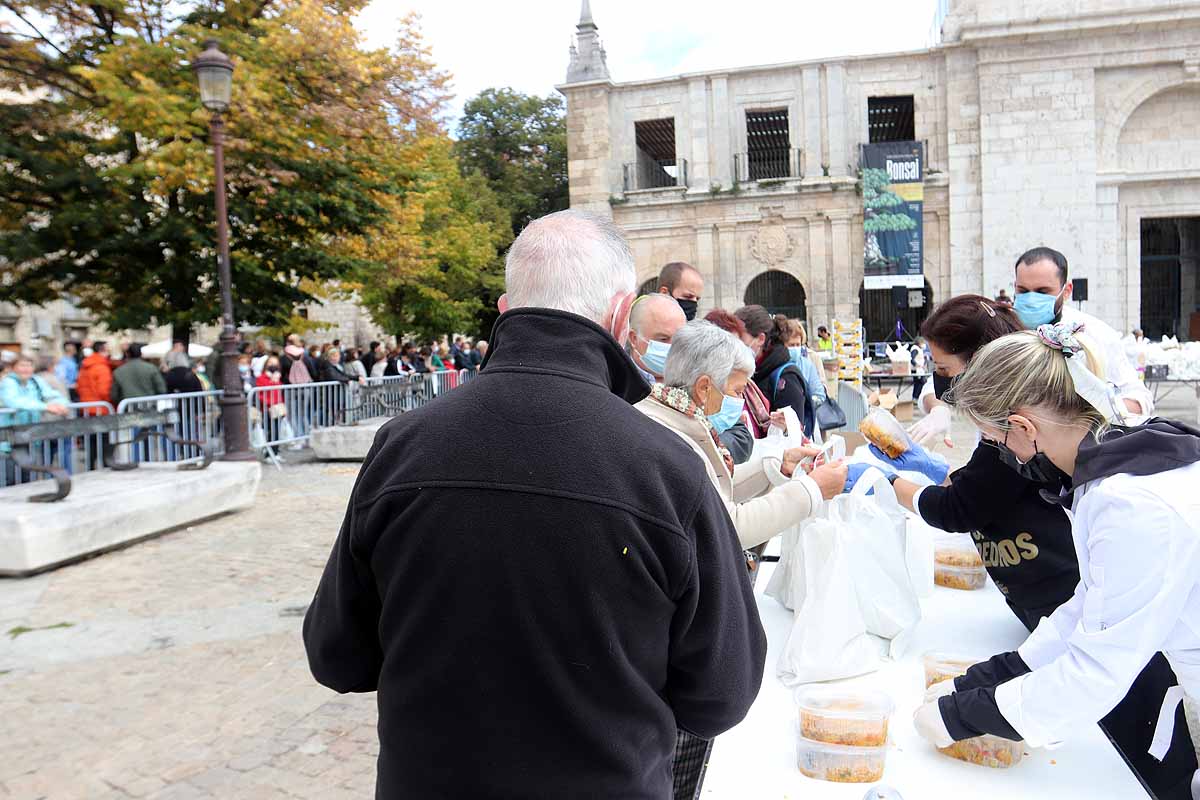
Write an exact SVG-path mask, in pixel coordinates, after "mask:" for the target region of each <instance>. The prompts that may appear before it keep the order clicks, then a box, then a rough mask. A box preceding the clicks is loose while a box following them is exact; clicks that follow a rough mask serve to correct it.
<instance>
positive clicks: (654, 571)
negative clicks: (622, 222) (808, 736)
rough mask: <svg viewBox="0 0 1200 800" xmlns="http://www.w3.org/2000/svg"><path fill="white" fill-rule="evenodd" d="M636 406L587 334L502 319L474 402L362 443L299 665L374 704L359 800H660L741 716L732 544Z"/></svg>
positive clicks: (449, 401) (607, 352) (753, 665)
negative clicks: (373, 770)
mask: <svg viewBox="0 0 1200 800" xmlns="http://www.w3.org/2000/svg"><path fill="white" fill-rule="evenodd" d="M646 393H647V387H646V384H645V382H644V381H643V380H642V379H641V377H640V376H639V375H638V373H637V370H636V369H635V367H634V365H633V362H632V361H630V359H629V357H628V356H627V355H626V354H625V353H624V352H623V351H622V350H621V348H620V347H618V345H617V343H616V341H614V340H613V339H612V337H611V336H609V335H608V334H607V333H606V332H605V331H604V330H602V329H601V328H600V327H598V326H596V325H594V324H593V323H591V322H589V321H588V320H585V319H583V318H582V317H577V316H575V315H573V314H568V313H564V312H558V311H549V310H546V309H518V310H515V311H510V312H508V313H506V314H504V315H503V316H501V317H500V319H499V321H498V322H497V323H496V327H495V329H494V330H493V332H492V349H491V352H490V353H489V354H488V358H487V361H486V368H485V369H483V371H482V372H481V373H480V376H479V378H478V379H476V380H474V381H471V382H469V383H467V384H465V385H463V386H461V387H459V388H457V389H455V390H454V391H452V392H447V393H445V394H444V395H442V396H441V397H439V398H438V399H437V400H435V401H434V402H432V403H430V404H428V405H427V406H425V407H423V408H421V409H419V410H417V411H413V412H409V413H406V414H404V415H402V416H399V417H396V418H395V419H393V420H391V421H390V422H388V423H387V424H386V425H384V427H383V429H382V430H381V431H380V432H379V434H378V435H377V436H376V439H375V443H374V445H373V446H372V448H371V451H370V453H369V454H368V455H367V458H366V461H365V462H364V464H363V468H362V471H361V473H360V474H359V478H358V482H357V484H356V485H355V488H354V492H353V494H352V496H351V498H350V503H349V508H348V509H347V512H346V519H345V522H344V524H343V526H342V530H341V533H340V534H339V535H338V538H337V541H336V543H335V544H334V547H333V553H332V555H331V556H330V558H329V563H328V565H327V566H326V568H325V574H324V575H323V576H322V578H321V583H320V586H319V587H318V589H317V593H316V596H315V598H314V599H313V603H312V606H311V607H310V608H309V611H308V614H307V616H306V617H305V620H304V642H305V647H306V649H307V651H308V659H309V665H310V668H311V669H312V672H313V675H314V676H315V677H316V678H317V680H318V681H320V682H321V683H323V684H325V685H326V686H329V687H330V688H333V689H335V690H337V691H340V692H368V691H373V690H378V693H379V694H378V702H379V740H380V753H379V761H378V778H377V783H376V797H377V798H389V800H391V799H392V798H395V799H396V800H399V799H400V798H403V799H404V800H408V798H422V800H433V799H435V798H465V797H479V798H483V797H486V798H547V800H550V798H554V799H555V800H557V799H558V798H565V797H571V798H613V799H614V800H615V799H616V798H622V799H627V798H628V799H633V800H640V799H642V798H644V799H645V800H651V799H653V800H667V799H668V798H670V797H671V772H672V756H673V753H674V750H675V738H676V728H677V727H679V728H683V729H685V730H687V731H689V732H691V733H693V734H696V735H698V736H701V737H713V736H716V735H717V734H719V733H721V732H723V731H725V730H727V729H728V728H730V727H732V726H733V725H735V724H737V722H739V721H740V720H741V719H742V717H743V716H744V715H745V713H746V711H747V710H748V709H749V707H750V705H751V703H752V702H753V701H754V698H755V696H756V695H757V694H758V689H759V685H760V683H761V680H762V674H763V662H764V659H765V656H766V638H765V636H764V634H763V630H762V626H761V624H760V622H759V619H758V612H757V608H756V607H755V603H754V598H753V596H752V594H751V588H750V581H749V576H748V573H747V571H746V564H745V559H744V557H743V555H742V550H741V546H740V545H739V544H738V539H737V533H736V531H735V530H734V528H733V524H732V522H731V521H730V519H729V516H728V514H727V513H726V512H725V508H724V505H723V504H722V502H721V499H720V497H719V496H718V494H717V492H716V490H715V489H714V488H713V486H712V484H711V483H710V482H709V480H708V478H707V475H706V473H705V469H704V465H703V464H702V463H701V461H700V459H699V458H697V457H696V456H695V454H694V453H692V452H691V450H690V449H689V448H688V447H687V446H686V445H685V444H684V443H683V442H681V441H680V440H679V438H678V437H677V436H675V434H673V433H671V432H670V431H668V430H667V429H666V428H663V427H662V426H661V425H659V424H657V423H656V422H654V421H653V420H651V419H649V418H648V417H646V416H645V415H644V414H642V413H640V412H638V411H637V410H635V409H634V408H632V407H631V403H633V402H636V401H638V400H640V399H642V398H643V397H644V396H645V395H646ZM462 419H471V420H474V421H475V423H476V424H475V425H474V426H473V430H474V434H473V435H472V436H470V437H467V438H463V437H461V436H458V433H459V425H460V423H459V422H458V421H459V420H462ZM448 441H454V442H455V444H454V446H453V447H447V446H446V442H448Z"/></svg>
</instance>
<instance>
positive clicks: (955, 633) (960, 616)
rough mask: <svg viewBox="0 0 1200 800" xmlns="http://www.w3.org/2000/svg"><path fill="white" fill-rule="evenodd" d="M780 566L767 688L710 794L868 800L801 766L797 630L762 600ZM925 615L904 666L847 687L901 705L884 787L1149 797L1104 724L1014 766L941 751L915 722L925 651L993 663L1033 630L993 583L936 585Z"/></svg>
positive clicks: (715, 768)
mask: <svg viewBox="0 0 1200 800" xmlns="http://www.w3.org/2000/svg"><path fill="white" fill-rule="evenodd" d="M774 568H775V564H773V563H767V564H763V565H762V566H761V569H762V574H761V575H759V577H758V582H757V584H756V585H755V595H756V598H757V600H758V609H759V613H760V614H761V615H762V622H763V628H764V629H765V630H766V632H767V641H768V650H767V665H766V674H765V675H764V677H763V684H762V691H761V692H759V695H758V699H757V700H755V702H754V706H753V707H752V708H751V709H750V713H749V714H748V715H747V716H746V719H745V720H743V721H742V723H741V724H740V725H738V726H737V727H736V728H734V729H733V730H731V731H729V732H728V733H726V734H724V735H722V736H720V737H718V738H717V740H716V742H714V744H713V751H712V756H711V758H710V759H709V764H708V774H707V777H706V778H705V780H704V788H703V792H702V795H703V797H705V798H731V799H732V798H736V799H737V800H743V798H745V799H746V800H749V799H750V798H755V799H757V798H772V800H774V799H776V798H778V799H779V800H785V799H786V798H791V800H808V799H809V798H835V799H836V800H859V798H861V797H862V796H863V795H864V794H865V793H866V791H867V789H868V788H870V784H862V783H828V782H826V781H819V780H814V779H812V778H807V777H805V776H803V775H801V774H800V772H799V771H798V770H797V769H796V755H795V740H796V733H795V728H796V721H797V715H796V710H795V704H794V703H793V700H792V690H790V689H788V688H787V687H785V686H784V685H783V684H782V683H780V682H779V679H778V678H777V677H776V675H775V668H776V661H777V659H778V658H779V652H780V650H781V649H782V647H783V645H784V643H785V642H786V641H787V636H788V633H789V631H790V630H791V626H792V612H791V611H788V610H787V609H786V608H784V607H783V606H781V605H780V604H779V603H778V602H776V601H775V599H774V598H771V597H767V596H765V595H763V591H764V589H765V588H766V586H767V583H768V582H769V581H770V577H771V572H772V571H773V569H774ZM921 610H922V614H923V619H922V620H921V623H920V627H919V628H918V630H917V633H916V636H915V637H914V642H913V644H912V646H911V647H910V648H909V651H908V652H907V653H906V654H905V655H904V657H903V658H902V659H901V660H900V661H898V662H884V665H883V667H882V668H881V669H879V670H878V671H877V672H875V673H872V674H870V675H865V676H862V677H860V678H853V679H850V680H848V681H842V682H840V683H841V684H842V685H847V686H859V687H863V688H872V689H880V690H883V691H885V692H887V693H888V694H889V695H891V696H892V699H893V700H895V702H896V710H895V712H894V714H893V716H892V722H891V725H890V727H889V735H890V738H891V742H890V749H889V751H888V757H887V766H886V768H885V770H884V774H883V781H882V783H883V784H886V785H888V786H891V787H892V788H893V789H896V790H898V791H899V792H900V793H901V794H902V795H904V797H905V798H906V800H927V799H932V798H957V797H987V798H1021V799H1022V800H1025V798H1047V800H1050V799H1051V798H1053V799H1054V800H1059V798H1075V797H1087V798H1088V800H1104V798H1113V800H1134V799H1135V798H1139V797H1146V796H1147V795H1146V792H1145V790H1144V789H1143V788H1142V786H1141V784H1140V783H1139V782H1138V780H1137V778H1136V777H1135V776H1134V774H1133V773H1132V772H1131V771H1130V770H1129V768H1128V767H1126V766H1125V762H1124V761H1123V760H1122V759H1121V756H1120V754H1119V753H1117V751H1116V750H1115V749H1114V748H1113V746H1112V745H1111V744H1110V743H1109V741H1108V739H1107V738H1105V736H1104V733H1103V732H1102V731H1101V730H1100V728H1099V727H1098V726H1096V725H1091V726H1088V727H1087V728H1086V729H1084V730H1081V731H1080V732H1079V735H1078V736H1077V737H1075V738H1074V739H1072V740H1071V741H1069V742H1067V743H1066V744H1064V745H1063V746H1062V747H1060V748H1058V749H1056V750H1043V749H1031V748H1028V747H1027V748H1026V749H1025V753H1026V755H1025V757H1024V758H1023V759H1022V760H1021V762H1020V763H1019V764H1017V765H1016V766H1015V767H1012V768H1010V769H990V768H988V767H980V766H977V765H975V764H967V763H964V762H961V761H956V760H954V759H952V758H949V757H947V756H943V755H941V754H940V753H938V752H937V751H936V750H935V749H933V746H932V745H930V744H928V743H927V742H926V741H925V740H924V739H922V738H921V737H920V736H918V735H917V733H916V731H915V730H914V729H913V726H912V715H913V712H914V711H916V709H917V707H918V706H919V705H920V703H921V699H922V696H923V695H924V690H925V681H924V671H923V668H922V665H921V655H922V654H923V653H925V652H926V651H928V650H945V651H949V652H954V653H962V654H964V655H967V656H971V657H978V658H986V657H989V656H991V655H994V654H996V653H1000V652H1004V651H1007V650H1013V649H1015V648H1016V646H1017V645H1019V644H1020V643H1021V642H1022V641H1024V639H1025V637H1026V635H1027V634H1026V631H1025V628H1024V627H1022V625H1021V624H1020V623H1019V622H1017V619H1016V617H1014V616H1013V614H1012V612H1010V611H1009V610H1008V608H1007V606H1006V605H1005V604H1004V599H1003V597H1002V596H1001V594H1000V592H999V590H997V589H996V587H995V586H994V585H993V584H992V583H991V581H989V582H988V585H987V588H986V589H980V590H978V591H973V592H964V591H959V590H956V589H944V588H942V587H940V586H938V587H934V594H933V596H932V597H929V598H927V599H925V600H922V601H921Z"/></svg>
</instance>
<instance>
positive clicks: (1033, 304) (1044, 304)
mask: <svg viewBox="0 0 1200 800" xmlns="http://www.w3.org/2000/svg"><path fill="white" fill-rule="evenodd" d="M1066 289H1067V287H1065V286H1064V287H1063V289H1062V291H1060V292H1059V293H1058V294H1042V293H1040V292H1022V293H1021V294H1019V295H1017V299H1016V301H1015V302H1014V303H1013V308H1015V309H1016V311H1017V316H1019V317H1020V318H1021V322H1023V323H1025V327H1026V328H1029V329H1030V330H1032V329H1034V328H1036V327H1037V326H1038V325H1046V324H1047V323H1050V322H1053V321H1054V304H1055V303H1057V302H1058V298H1059V297H1061V296H1062V293H1063V291H1066Z"/></svg>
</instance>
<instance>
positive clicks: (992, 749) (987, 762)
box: [938, 735, 1025, 769]
mask: <svg viewBox="0 0 1200 800" xmlns="http://www.w3.org/2000/svg"><path fill="white" fill-rule="evenodd" d="M938 752H939V753H943V754H945V755H948V756H950V757H951V758H957V759H958V760H959V761H966V762H968V763H970V764H978V765H979V766H981V767H991V768H993V769H1008V768H1009V767H1013V766H1016V765H1017V764H1018V763H1019V762H1020V761H1021V756H1023V755H1024V754H1025V743H1024V742H1014V741H1012V740H1010V739H1004V738H1002V737H1000V736H991V735H987V736H976V737H975V738H974V739H963V740H962V741H961V742H955V743H954V744H952V745H950V746H949V747H939V748H938Z"/></svg>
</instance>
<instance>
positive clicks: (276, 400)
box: [254, 356, 287, 442]
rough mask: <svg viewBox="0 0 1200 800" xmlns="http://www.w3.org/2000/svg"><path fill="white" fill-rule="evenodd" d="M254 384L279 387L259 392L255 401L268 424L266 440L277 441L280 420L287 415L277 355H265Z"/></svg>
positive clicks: (281, 373) (281, 374)
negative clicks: (264, 363) (260, 371)
mask: <svg viewBox="0 0 1200 800" xmlns="http://www.w3.org/2000/svg"><path fill="white" fill-rule="evenodd" d="M254 385H255V386H256V387H264V386H266V387H272V386H277V387H281V388H277V389H267V390H266V391H262V392H259V393H258V399H257V400H256V401H255V407H257V408H258V409H259V410H260V412H261V413H262V414H263V417H264V418H265V419H266V420H267V424H268V426H269V427H268V428H267V439H268V441H271V442H275V441H278V440H279V425H280V421H281V420H282V419H283V418H284V417H286V416H287V406H286V405H285V404H284V400H283V389H282V386H283V368H282V367H281V366H280V364H279V358H278V357H277V356H268V357H267V363H266V365H265V366H264V367H263V371H262V374H261V375H259V376H258V378H256V379H255V381H254Z"/></svg>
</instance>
